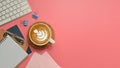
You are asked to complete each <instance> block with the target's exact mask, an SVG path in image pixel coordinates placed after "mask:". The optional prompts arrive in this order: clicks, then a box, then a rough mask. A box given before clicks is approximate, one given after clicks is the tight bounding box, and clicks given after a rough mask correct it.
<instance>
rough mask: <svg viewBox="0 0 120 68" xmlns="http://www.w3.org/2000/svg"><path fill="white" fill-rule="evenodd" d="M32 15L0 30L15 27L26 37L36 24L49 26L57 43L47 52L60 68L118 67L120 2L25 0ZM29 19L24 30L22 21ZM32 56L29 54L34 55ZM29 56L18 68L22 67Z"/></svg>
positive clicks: (110, 0) (119, 58) (113, 0)
mask: <svg viewBox="0 0 120 68" xmlns="http://www.w3.org/2000/svg"><path fill="white" fill-rule="evenodd" d="M28 1H29V3H30V6H31V8H32V10H33V12H36V13H38V14H39V19H38V20H34V19H32V18H31V14H32V13H33V12H32V13H31V14H28V15H26V16H24V17H22V18H19V19H17V20H15V21H12V22H11V23H8V24H6V25H4V26H2V27H0V28H3V29H8V28H10V27H12V26H13V25H15V24H17V25H18V26H19V28H20V30H21V31H22V33H23V34H24V37H25V38H26V39H28V38H27V32H26V31H28V29H29V26H30V25H31V24H33V23H35V22H37V21H45V22H47V23H49V24H50V25H51V26H52V27H53V29H54V31H55V37H56V38H55V41H56V43H55V44H54V45H53V47H52V48H49V49H46V50H37V49H34V48H32V47H31V49H32V51H33V53H34V51H37V52H39V53H40V54H41V53H42V52H44V51H48V52H49V53H50V55H51V56H52V57H53V58H54V60H55V61H56V62H57V63H58V64H59V65H60V66H61V67H62V68H120V0H28ZM24 19H28V20H29V26H27V27H24V26H23V23H22V21H23V20H24ZM33 53H32V54H33ZM32 54H30V55H29V56H28V58H27V59H26V60H25V61H24V62H23V63H22V64H21V65H20V66H19V68H25V66H26V64H27V63H28V61H29V60H30V58H31V56H32Z"/></svg>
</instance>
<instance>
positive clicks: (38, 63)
mask: <svg viewBox="0 0 120 68" xmlns="http://www.w3.org/2000/svg"><path fill="white" fill-rule="evenodd" d="M26 68H61V67H60V66H59V65H58V64H57V63H56V62H55V61H54V60H53V59H52V57H51V56H50V55H49V54H48V53H47V52H45V53H44V54H42V55H40V54H38V53H36V52H35V53H34V54H33V56H32V57H31V60H30V61H29V62H28V64H27V66H26Z"/></svg>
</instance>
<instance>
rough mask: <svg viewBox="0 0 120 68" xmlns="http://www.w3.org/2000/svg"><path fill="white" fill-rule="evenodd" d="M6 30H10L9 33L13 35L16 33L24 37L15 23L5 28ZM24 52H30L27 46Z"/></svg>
mask: <svg viewBox="0 0 120 68" xmlns="http://www.w3.org/2000/svg"><path fill="white" fill-rule="evenodd" d="M7 31H9V32H11V33H13V34H15V35H18V36H20V37H22V38H23V39H24V37H23V35H22V33H21V31H20V29H19V28H18V26H17V25H15V26H13V27H11V28H9V29H7ZM26 52H27V53H28V54H30V53H31V52H32V51H31V49H30V47H29V46H28V47H27V49H26Z"/></svg>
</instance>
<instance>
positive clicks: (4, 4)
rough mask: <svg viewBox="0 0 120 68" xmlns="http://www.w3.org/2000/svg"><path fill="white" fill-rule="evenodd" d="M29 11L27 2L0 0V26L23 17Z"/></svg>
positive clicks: (21, 0) (25, 0)
mask: <svg viewBox="0 0 120 68" xmlns="http://www.w3.org/2000/svg"><path fill="white" fill-rule="evenodd" d="M31 11H32V10H31V8H30V6H29V4H28V2H27V0H0V25H3V24H6V23H8V22H10V21H12V20H15V19H17V18H19V17H21V16H24V15H25V14H28V13H30V12H31Z"/></svg>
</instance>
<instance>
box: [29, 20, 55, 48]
mask: <svg viewBox="0 0 120 68" xmlns="http://www.w3.org/2000/svg"><path fill="white" fill-rule="evenodd" d="M52 35H53V31H52V28H51V26H50V25H48V24H47V23H45V22H38V23H35V24H34V25H33V26H31V27H30V29H29V38H30V41H31V42H32V43H33V44H35V45H37V46H44V45H47V44H49V43H51V44H54V43H55V41H54V40H53V36H52Z"/></svg>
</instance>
